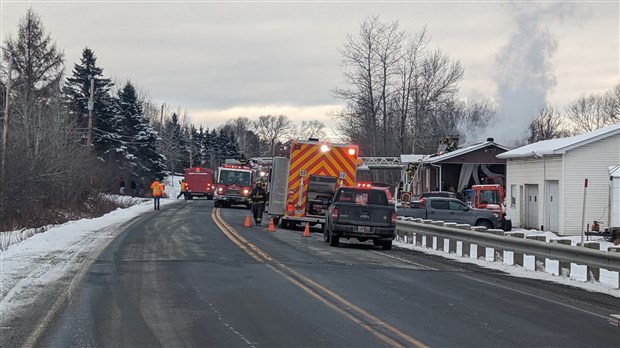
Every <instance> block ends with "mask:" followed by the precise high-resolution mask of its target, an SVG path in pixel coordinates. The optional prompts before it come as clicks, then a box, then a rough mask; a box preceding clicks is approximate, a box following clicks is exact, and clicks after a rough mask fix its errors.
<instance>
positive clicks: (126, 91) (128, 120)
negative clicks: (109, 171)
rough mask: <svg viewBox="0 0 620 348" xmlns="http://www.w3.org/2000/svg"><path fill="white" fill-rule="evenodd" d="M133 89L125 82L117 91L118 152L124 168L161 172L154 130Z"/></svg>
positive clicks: (143, 173) (142, 173) (142, 172)
mask: <svg viewBox="0 0 620 348" xmlns="http://www.w3.org/2000/svg"><path fill="white" fill-rule="evenodd" d="M141 104H142V103H141V101H140V100H139V99H138V96H137V93H136V89H135V88H134V86H133V85H132V84H131V82H127V83H126V84H125V86H123V89H122V90H121V91H119V94H118V101H117V107H118V112H119V115H120V117H121V119H120V121H121V122H120V128H119V131H120V134H121V137H122V140H121V142H122V144H123V147H122V148H121V150H122V153H123V155H124V157H125V160H126V164H127V165H128V169H130V170H131V171H132V172H133V173H134V174H136V175H139V176H147V177H154V176H161V175H162V173H163V170H164V168H165V165H164V157H163V156H162V155H160V154H159V153H158V152H157V148H156V146H155V145H156V142H157V139H158V135H157V132H156V131H155V130H154V129H153V128H152V127H151V126H150V124H149V121H148V119H147V118H146V117H145V115H144V113H143V110H142V106H141Z"/></svg>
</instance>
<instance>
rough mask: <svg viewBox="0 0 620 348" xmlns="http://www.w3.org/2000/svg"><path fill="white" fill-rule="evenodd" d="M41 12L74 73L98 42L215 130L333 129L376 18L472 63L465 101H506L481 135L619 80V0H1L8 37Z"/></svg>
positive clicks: (128, 75)
mask: <svg viewBox="0 0 620 348" xmlns="http://www.w3.org/2000/svg"><path fill="white" fill-rule="evenodd" d="M29 7H32V8H33V9H34V10H35V11H36V12H37V13H38V14H39V15H40V16H41V19H42V22H43V25H44V26H45V28H46V29H47V31H48V32H49V33H50V34H51V37H52V39H54V40H55V41H56V43H57V45H58V47H59V48H62V49H64V52H65V58H66V68H67V73H70V71H71V70H72V69H73V65H74V64H75V63H76V62H78V61H79V59H80V57H81V53H82V50H83V49H84V48H85V47H89V48H91V49H93V50H94V51H95V54H96V56H97V57H98V65H99V66H100V67H102V68H103V69H104V74H105V76H107V77H111V78H113V79H114V80H115V81H118V82H121V83H122V82H124V81H127V80H131V81H132V82H134V83H135V84H136V85H137V86H138V87H139V88H141V89H143V90H145V91H146V92H147V93H148V95H149V97H150V98H151V100H153V101H154V102H155V103H156V104H165V105H166V107H167V109H168V110H180V111H186V112H187V114H189V116H190V119H191V122H192V123H193V124H195V125H203V126H205V127H210V128H213V127H217V126H219V125H221V124H223V123H224V122H225V121H226V120H230V119H234V118H237V117H238V116H247V117H249V118H250V119H256V118H258V116H260V115H265V114H274V115H277V114H284V115H287V116H288V117H289V118H290V119H291V120H293V121H295V122H297V123H300V122H301V121H303V120H319V121H322V122H323V123H325V124H326V125H327V126H328V127H329V128H330V129H333V128H334V127H335V122H334V120H333V118H332V116H331V115H333V114H334V112H336V111H337V110H339V109H340V108H342V106H343V104H342V101H341V100H338V99H336V98H334V96H333V93H332V92H333V91H334V90H335V89H338V88H343V87H346V85H345V84H344V76H343V72H342V71H343V70H342V68H343V67H342V56H341V54H340V53H339V49H342V48H343V45H344V43H345V41H346V39H347V35H355V34H356V33H357V32H358V30H359V27H360V23H361V22H362V21H363V20H364V19H365V18H367V17H370V16H379V17H380V19H381V20H382V21H384V22H388V23H389V22H393V21H398V22H399V27H400V29H401V30H403V31H404V32H406V33H410V34H413V33H417V32H420V31H421V30H422V29H423V28H424V27H425V26H426V29H427V33H428V35H429V37H430V39H431V47H433V48H439V49H441V50H442V51H443V52H444V53H446V54H447V55H449V56H450V58H452V59H454V60H459V61H460V62H461V64H462V65H463V67H464V70H465V75H464V79H463V81H462V82H461V83H460V91H459V97H460V98H461V99H463V100H466V99H470V98H477V99H481V98H492V99H494V100H495V101H496V102H497V103H498V105H500V110H501V115H500V120H499V121H498V122H496V126H497V127H494V128H493V129H490V130H489V131H488V132H485V134H483V135H481V137H483V138H484V137H486V136H489V135H491V134H488V133H493V134H492V135H494V136H495V138H496V139H504V138H505V137H510V136H514V135H515V134H519V131H517V132H515V129H521V130H523V131H524V127H526V126H527V125H528V124H529V122H530V117H528V116H524V115H530V114H532V110H533V109H536V108H537V107H538V105H539V104H540V103H542V102H549V103H551V104H553V105H556V106H558V107H560V108H564V107H566V105H568V103H570V102H571V101H573V100H575V99H576V98H578V97H579V96H580V95H582V94H583V93H602V92H604V91H607V90H610V89H612V88H613V87H614V86H615V85H616V84H618V82H619V81H620V67H619V64H620V63H619V61H620V53H619V51H620V44H619V42H620V20H619V18H620V4H619V2H618V1H587V2H575V1H573V2H554V1H545V2H537V3H532V2H523V1H521V2H508V1H459V0H452V1H200V0H195V1H139V2H138V1H133V2H129V1H114V0H112V1H94V0H93V1H88V0H87V1H38V2H31V1H19V0H14V1H4V0H2V1H0V10H1V23H0V38H1V40H2V42H3V43H4V41H5V40H6V38H7V37H8V36H9V35H12V36H15V35H16V31H17V25H18V22H19V19H20V18H22V17H23V16H24V14H25V12H26V10H27V9H28V8H29ZM507 122H510V124H511V127H506V123H507ZM506 141H507V140H506Z"/></svg>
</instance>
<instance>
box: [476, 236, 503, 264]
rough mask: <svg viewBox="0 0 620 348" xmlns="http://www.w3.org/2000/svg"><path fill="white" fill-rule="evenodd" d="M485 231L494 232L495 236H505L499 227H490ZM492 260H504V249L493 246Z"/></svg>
mask: <svg viewBox="0 0 620 348" xmlns="http://www.w3.org/2000/svg"><path fill="white" fill-rule="evenodd" d="M472 229H473V228H472ZM486 232H487V233H491V234H494V235H496V236H502V237H504V236H505V233H506V232H504V230H500V229H493V228H492V229H490V230H487V231H486ZM493 261H494V262H504V249H501V248H493Z"/></svg>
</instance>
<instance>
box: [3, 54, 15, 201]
mask: <svg viewBox="0 0 620 348" xmlns="http://www.w3.org/2000/svg"><path fill="white" fill-rule="evenodd" d="M12 69H13V57H9V68H8V74H7V82H6V99H5V103H4V122H3V128H2V164H1V167H2V168H0V192H2V184H1V183H3V182H5V181H4V161H5V158H6V147H7V145H8V140H9V110H10V109H9V104H10V101H11V81H12V79H11V71H12Z"/></svg>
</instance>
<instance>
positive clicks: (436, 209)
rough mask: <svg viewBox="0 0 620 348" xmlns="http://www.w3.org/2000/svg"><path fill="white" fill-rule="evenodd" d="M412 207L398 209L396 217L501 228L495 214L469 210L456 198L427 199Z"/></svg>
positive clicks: (473, 209)
mask: <svg viewBox="0 0 620 348" xmlns="http://www.w3.org/2000/svg"><path fill="white" fill-rule="evenodd" d="M413 206H414V207H413V208H398V216H404V217H414V218H422V219H428V220H435V221H445V222H456V223H459V224H470V225H472V226H484V227H486V228H501V226H502V224H501V222H500V221H499V219H498V215H497V213H496V212H494V211H492V210H489V209H475V208H470V207H469V206H468V205H467V204H465V203H463V201H461V200H459V199H456V198H446V197H428V198H426V199H424V201H421V202H418V203H417V204H414V205H413Z"/></svg>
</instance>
